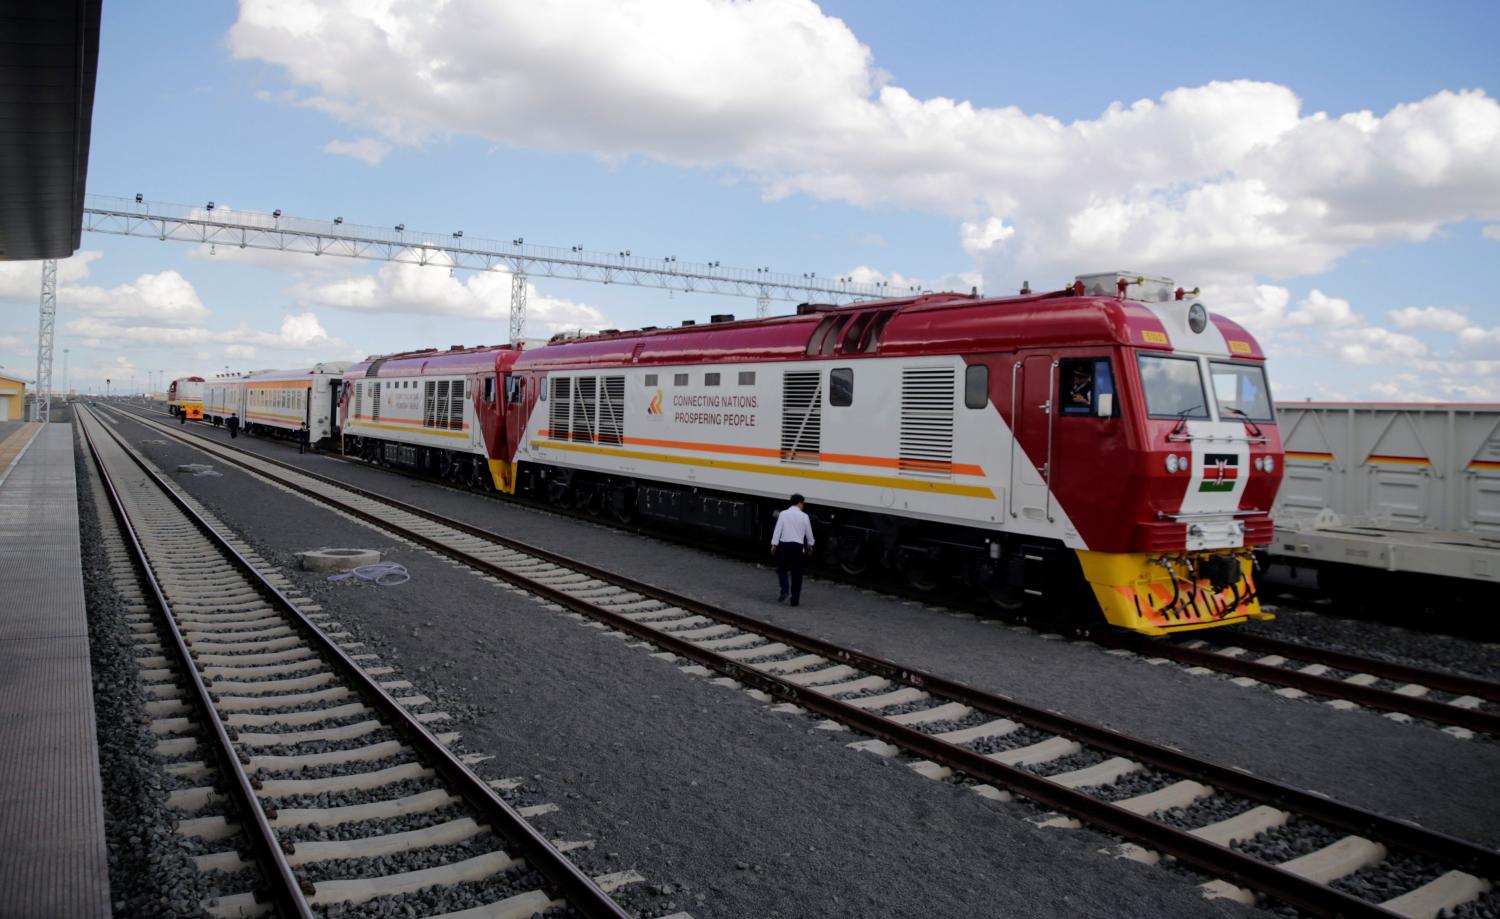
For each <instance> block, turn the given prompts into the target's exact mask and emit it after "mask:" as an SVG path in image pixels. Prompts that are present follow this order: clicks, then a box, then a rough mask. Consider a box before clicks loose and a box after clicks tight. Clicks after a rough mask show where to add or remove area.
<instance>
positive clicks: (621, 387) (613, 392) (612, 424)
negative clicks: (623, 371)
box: [599, 377, 625, 444]
mask: <svg viewBox="0 0 1500 919" xmlns="http://www.w3.org/2000/svg"><path fill="white" fill-rule="evenodd" d="M599 442H600V443H601V444H621V443H624V442H625V378H624V377H605V378H604V387H603V391H602V392H600V393H599Z"/></svg>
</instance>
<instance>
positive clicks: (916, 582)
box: [901, 557, 938, 593]
mask: <svg viewBox="0 0 1500 919" xmlns="http://www.w3.org/2000/svg"><path fill="white" fill-rule="evenodd" d="M901 573H902V574H903V575H905V576H906V583H908V584H910V585H911V586H912V587H914V588H916V589H917V590H920V591H921V592H923V593H927V592H928V591H933V590H937V586H938V576H937V571H936V570H935V568H934V566H933V564H932V562H931V560H929V559H926V558H920V557H911V558H907V559H906V560H905V561H904V563H903V564H902V565H901Z"/></svg>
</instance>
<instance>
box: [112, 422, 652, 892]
mask: <svg viewBox="0 0 1500 919" xmlns="http://www.w3.org/2000/svg"><path fill="white" fill-rule="evenodd" d="M106 432H107V433H108V434H109V435H110V436H111V437H112V438H114V439H115V440H116V441H117V442H118V443H119V444H120V445H121V447H122V448H123V449H124V450H125V453H126V455H127V456H129V457H130V458H131V459H132V460H134V462H135V464H136V465H137V466H138V467H140V469H141V471H142V472H144V473H145V474H146V475H147V476H148V477H149V478H150V479H151V480H152V481H153V482H154V483H155V484H156V485H157V486H158V487H159V488H160V489H161V490H162V491H163V492H164V493H165V494H166V495H167V496H168V497H169V498H170V499H171V501H172V503H173V504H174V505H175V506H176V507H177V509H178V510H180V511H181V512H182V513H183V514H184V515H185V516H187V517H188V519H189V521H190V522H192V523H193V524H194V525H195V526H196V527H197V528H198V529H200V530H201V531H202V532H204V533H205V534H207V535H208V537H209V538H210V540H211V541H212V542H213V543H214V545H215V547H216V548H219V549H221V550H222V551H223V552H224V553H226V554H227V555H228V556H229V557H230V559H231V560H232V561H233V562H234V563H235V564H236V565H237V566H238V567H240V568H241V569H242V571H243V572H245V573H247V574H248V575H249V577H250V578H251V580H253V581H254V582H255V585H256V587H257V589H259V590H260V591H261V592H262V593H263V595H264V596H265V597H266V599H267V600H268V601H269V602H270V603H271V604H272V605H274V606H276V607H277V608H278V611H280V612H282V613H284V614H286V615H287V616H288V617H289V618H290V619H291V621H292V624H293V625H295V626H296V627H297V628H298V629H299V631H301V632H302V634H303V636H304V637H306V638H307V639H308V640H309V641H310V642H311V643H312V644H313V645H314V646H315V648H316V650H317V651H318V652H320V653H321V654H322V655H323V656H324V658H325V659H326V660H328V661H329V662H330V663H332V664H333V665H334V666H335V669H337V670H339V671H340V675H341V676H343V677H344V678H345V679H347V680H349V681H350V682H352V683H354V684H355V685H356V688H357V689H358V691H359V692H360V693H361V694H362V695H363V696H364V697H365V699H364V701H366V702H369V703H371V705H372V706H373V707H374V708H375V709H376V710H377V711H378V712H380V714H381V715H383V716H384V717H385V718H386V719H388V723H389V725H390V726H391V727H392V728H393V729H394V730H396V732H397V733H398V734H401V735H402V739H403V740H405V741H406V742H407V743H409V744H410V745H411V746H412V747H413V748H415V749H416V750H417V751H418V753H419V754H420V755H421V756H422V758H423V759H424V760H426V762H427V763H428V764H429V765H431V766H432V767H433V769H434V771H435V772H437V773H438V774H439V775H440V776H442V778H443V779H444V781H445V782H447V783H448V785H449V786H450V787H451V788H452V789H453V790H455V791H457V792H458V794H459V795H460V796H462V797H463V798H464V800H465V801H467V802H468V803H469V804H470V805H471V806H473V807H474V808H475V809H476V810H477V811H478V812H479V813H480V814H481V815H483V816H484V817H485V818H486V819H487V820H488V821H490V826H491V828H492V829H493V830H495V831H496V832H498V833H499V834H500V835H501V836H503V837H504V838H505V839H506V841H507V842H509V843H510V844H511V845H512V846H513V847H514V848H515V849H516V850H517V851H519V852H520V854H521V856H522V858H524V859H525V860H526V863H527V864H528V865H530V866H531V867H533V868H535V869H536V870H537V871H538V872H539V873H540V874H541V875H542V876H543V877H544V878H546V879H547V881H549V882H551V884H552V885H553V888H554V889H555V890H557V891H559V892H561V893H562V895H563V898H564V899H565V900H567V902H568V904H569V905H570V906H572V907H573V908H574V909H576V910H578V911H579V912H580V913H581V914H583V915H584V916H587V917H590V919H605V917H607V919H629V916H630V914H629V913H627V912H625V911H624V910H623V909H621V908H620V906H619V905H618V904H617V903H615V901H614V900H613V899H611V898H610V896H609V895H608V894H606V893H605V892H604V891H603V890H601V889H600V888H599V886H598V885H597V884H595V883H594V881H593V879H592V878H590V877H589V876H588V875H586V874H584V873H583V872H582V871H580V870H579V869H578V867H577V866H576V865H574V864H573V863H572V862H571V861H569V860H568V859H567V858H566V857H565V856H564V855H563V854H562V853H560V852H558V851H557V849H556V848H555V847H554V846H553V845H552V844H551V843H550V842H548V841H547V839H546V838H545V837H543V836H542V835H541V834H539V833H538V832H537V831H536V830H535V829H533V828H532V826H531V824H529V823H527V822H526V819H525V818H524V817H522V816H521V815H520V814H519V813H517V812H516V811H515V809H514V808H512V807H511V806H510V805H509V804H507V803H506V802H505V800H504V799H502V798H501V797H500V796H499V795H497V794H496V793H495V791H494V789H492V788H490V786H489V785H488V783H486V782H485V781H484V780H483V779H482V778H480V777H479V776H478V775H476V774H475V773H474V772H473V771H472V770H471V769H469V767H468V766H465V765H464V764H463V762H462V761H461V760H460V759H459V758H458V757H457V756H455V755H454V754H453V752H452V751H451V750H449V749H448V747H447V746H446V745H444V744H443V742H442V741H440V740H438V738H437V736H436V735H434V734H433V733H432V732H431V731H429V730H427V727H426V725H424V724H422V722H420V721H418V720H417V717H416V716H415V715H413V714H412V713H411V712H409V711H407V710H406V708H405V706H403V705H402V704H401V703H400V702H398V701H396V699H395V698H394V697H392V696H391V695H390V693H388V692H386V691H385V689H384V688H383V687H381V686H380V684H379V682H378V681H377V680H376V679H375V678H374V677H372V676H370V675H369V674H368V673H366V672H365V671H364V668H362V667H360V666H359V664H357V663H356V662H355V661H354V660H353V658H351V657H349V655H348V654H346V653H345V652H344V650H343V649H342V648H340V647H339V646H338V643H337V642H335V641H334V640H333V639H331V638H329V637H328V636H327V634H326V633H324V632H323V630H322V629H321V628H319V627H318V626H317V624H316V623H314V622H313V621H312V620H310V619H308V618H307V616H306V614H305V613H303V612H302V611H301V610H300V609H299V608H298V607H297V605H296V604H295V603H294V602H292V600H291V599H290V598H289V597H287V596H286V595H285V594H284V593H282V592H281V590H280V589H279V588H277V587H276V586H275V585H274V584H272V583H270V582H269V581H268V580H266V578H265V577H264V575H262V574H261V573H260V572H259V571H257V570H256V569H255V566H254V565H252V564H251V563H250V562H249V560H247V559H246V558H245V557H244V556H242V555H241V554H240V553H239V552H238V551H236V550H235V548H234V547H233V546H231V545H229V543H228V542H227V541H226V540H225V539H224V537H223V535H222V534H220V533H219V531H218V530H217V529H215V528H214V526H213V524H211V523H209V522H208V521H207V520H205V519H203V517H202V515H200V514H199V513H198V512H197V511H196V510H194V509H193V508H192V507H191V506H189V505H188V503H187V502H186V500H185V499H183V498H182V496H181V495H179V494H177V493H176V491H175V490H174V489H172V488H171V487H170V486H169V485H168V484H167V483H166V481H165V480H164V479H163V478H162V476H161V475H160V474H159V473H157V472H156V471H155V470H153V469H151V468H150V466H149V465H147V463H146V462H145V460H144V459H142V458H141V457H139V456H137V455H135V454H134V453H133V451H132V450H131V449H130V448H129V447H127V446H126V445H125V444H124V440H123V438H121V437H120V435H119V434H117V433H116V432H113V431H108V429H106ZM194 676H195V678H196V677H197V673H196V670H195V672H194ZM199 682H200V683H201V680H199ZM225 739H226V740H227V739H228V738H227V736H226V738H225ZM256 812H257V813H259V806H258V804H257V807H256ZM267 827H268V828H269V824H267ZM273 838H274V837H273Z"/></svg>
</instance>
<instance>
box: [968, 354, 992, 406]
mask: <svg viewBox="0 0 1500 919" xmlns="http://www.w3.org/2000/svg"><path fill="white" fill-rule="evenodd" d="M989 404H990V368H989V367H988V366H987V365H985V364H970V365H969V366H968V367H965V368H964V408H984V407H985V406H987V405H989Z"/></svg>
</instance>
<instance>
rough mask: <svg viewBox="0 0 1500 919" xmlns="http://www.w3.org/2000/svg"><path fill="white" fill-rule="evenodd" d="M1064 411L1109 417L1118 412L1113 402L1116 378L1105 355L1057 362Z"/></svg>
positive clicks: (1066, 413)
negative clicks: (1103, 356)
mask: <svg viewBox="0 0 1500 919" xmlns="http://www.w3.org/2000/svg"><path fill="white" fill-rule="evenodd" d="M1058 378H1059V384H1060V388H1059V391H1060V392H1061V393H1062V396H1061V398H1060V400H1059V401H1060V403H1061V405H1062V414H1064V415H1088V416H1093V417H1099V418H1111V417H1114V416H1115V415H1116V414H1118V412H1117V411H1116V409H1117V403H1116V402H1115V378H1114V373H1113V372H1112V371H1111V370H1110V367H1109V359H1108V358H1095V357H1090V358H1084V359H1082V360H1076V359H1075V360H1064V361H1060V362H1059V363H1058Z"/></svg>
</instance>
